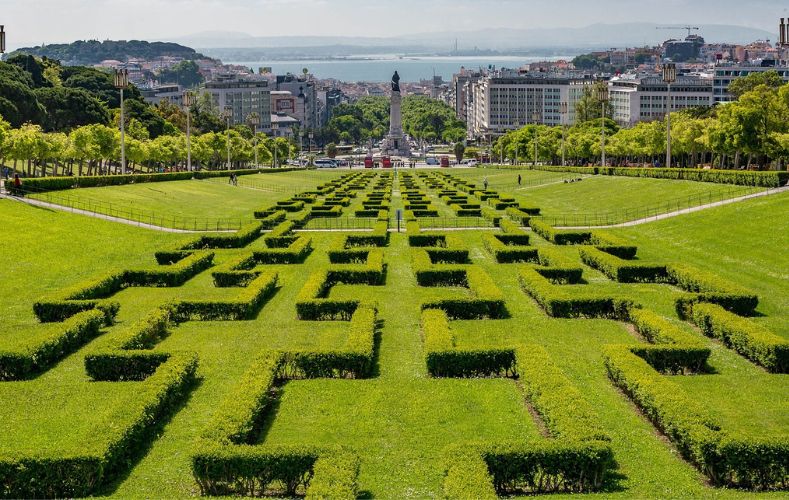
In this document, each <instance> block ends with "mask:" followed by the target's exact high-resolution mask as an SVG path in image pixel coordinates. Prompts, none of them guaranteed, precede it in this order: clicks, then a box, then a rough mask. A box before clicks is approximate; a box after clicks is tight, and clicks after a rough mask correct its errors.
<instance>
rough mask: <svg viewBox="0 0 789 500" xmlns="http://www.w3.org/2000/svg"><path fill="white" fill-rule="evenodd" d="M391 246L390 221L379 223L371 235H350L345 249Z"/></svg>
mask: <svg viewBox="0 0 789 500" xmlns="http://www.w3.org/2000/svg"><path fill="white" fill-rule="evenodd" d="M386 246H389V219H388V216H387V220H386V221H378V222H376V223H375V225H373V231H372V232H371V233H363V234H350V235H348V236H346V237H345V248H354V247H386Z"/></svg>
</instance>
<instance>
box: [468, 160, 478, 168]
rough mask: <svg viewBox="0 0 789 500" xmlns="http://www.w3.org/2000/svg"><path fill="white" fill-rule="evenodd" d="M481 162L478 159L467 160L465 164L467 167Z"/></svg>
mask: <svg viewBox="0 0 789 500" xmlns="http://www.w3.org/2000/svg"><path fill="white" fill-rule="evenodd" d="M478 164H479V162H478V161H477V160H466V161H465V165H466V166H467V167H476V166H477V165H478Z"/></svg>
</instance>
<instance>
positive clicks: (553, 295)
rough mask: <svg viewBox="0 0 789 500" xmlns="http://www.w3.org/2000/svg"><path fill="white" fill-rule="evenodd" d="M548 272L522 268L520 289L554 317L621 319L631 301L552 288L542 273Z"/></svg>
mask: <svg viewBox="0 0 789 500" xmlns="http://www.w3.org/2000/svg"><path fill="white" fill-rule="evenodd" d="M550 271H551V269H550V268H548V269H540V268H534V267H523V268H521V269H520V272H519V273H518V274H519V276H518V277H519V280H520V284H521V288H523V290H524V291H525V292H526V293H527V294H528V295H530V296H531V297H532V298H533V299H534V300H535V301H537V303H538V304H540V306H542V308H543V309H544V310H545V312H546V314H548V315H549V316H551V317H554V318H607V319H622V318H626V317H627V311H628V309H629V308H630V307H631V306H632V302H631V301H628V300H625V299H620V298H616V297H604V296H597V295H588V294H585V293H569V292H567V291H566V290H565V286H563V285H554V284H553V283H551V281H550V280H549V279H548V278H546V277H545V276H543V274H542V273H544V272H545V273H550Z"/></svg>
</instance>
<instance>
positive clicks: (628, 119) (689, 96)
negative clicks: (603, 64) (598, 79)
mask: <svg viewBox="0 0 789 500" xmlns="http://www.w3.org/2000/svg"><path fill="white" fill-rule="evenodd" d="M608 95H609V99H610V102H611V107H612V108H613V112H614V121H616V122H617V123H618V124H619V125H620V126H622V127H632V126H633V125H635V124H636V123H638V122H642V121H652V120H660V119H662V118H663V117H664V116H666V112H667V111H668V109H669V107H668V106H669V99H668V85H667V84H666V83H665V82H664V81H663V79H662V77H660V76H646V77H638V76H634V75H627V76H623V77H615V78H612V79H611V80H610V81H609V82H608ZM670 104H671V111H672V112H673V111H678V110H681V109H687V108H698V107H710V106H712V105H713V104H714V100H713V94H712V81H711V80H710V79H707V78H700V77H697V76H679V77H677V81H676V82H674V83H673V84H671V99H670Z"/></svg>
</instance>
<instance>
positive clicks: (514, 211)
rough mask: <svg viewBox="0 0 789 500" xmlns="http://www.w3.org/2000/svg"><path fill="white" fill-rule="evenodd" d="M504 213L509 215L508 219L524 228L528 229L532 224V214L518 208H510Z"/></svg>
mask: <svg viewBox="0 0 789 500" xmlns="http://www.w3.org/2000/svg"><path fill="white" fill-rule="evenodd" d="M504 213H505V214H507V217H509V218H510V219H512V220H513V221H515V222H517V223H518V224H519V225H521V226H523V227H528V226H529V224H530V223H531V218H532V216H531V214H528V213H526V212H524V211H523V210H521V209H520V208H518V207H508V208H507V209H506V210H505V211H504Z"/></svg>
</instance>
